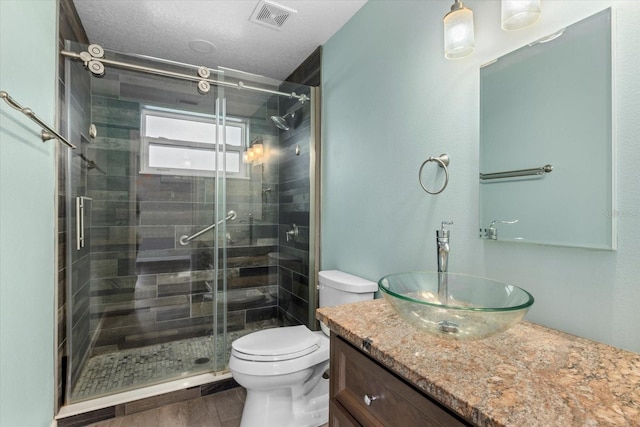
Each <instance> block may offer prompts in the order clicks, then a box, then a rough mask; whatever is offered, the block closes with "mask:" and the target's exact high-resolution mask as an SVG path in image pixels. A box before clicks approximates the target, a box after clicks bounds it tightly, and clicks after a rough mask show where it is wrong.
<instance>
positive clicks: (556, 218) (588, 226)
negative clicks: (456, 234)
mask: <svg viewBox="0 0 640 427" xmlns="http://www.w3.org/2000/svg"><path fill="white" fill-rule="evenodd" d="M611 55H612V37H611V9H606V10H604V11H602V12H599V13H597V14H595V15H592V16H590V17H589V18H586V19H584V20H582V21H579V22H577V23H575V24H573V25H570V26H568V27H566V28H564V29H561V30H560V31H558V32H556V33H554V34H551V35H549V36H547V37H544V38H542V39H540V40H539V41H537V42H534V43H531V44H529V45H527V46H524V47H522V48H520V49H518V50H516V51H513V52H511V53H509V54H507V55H505V56H502V57H500V58H498V59H497V60H496V61H492V62H490V63H488V64H486V65H484V66H483V67H481V69H480V234H481V238H484V239H488V240H498V241H515V242H529V243H540V244H549V245H559V246H575V247H586V248H596V249H615V246H616V243H615V212H616V211H615V208H614V197H615V189H614V183H615V182H614V161H615V158H614V140H613V127H612V123H613V112H612V66H611ZM547 165H549V166H547Z"/></svg>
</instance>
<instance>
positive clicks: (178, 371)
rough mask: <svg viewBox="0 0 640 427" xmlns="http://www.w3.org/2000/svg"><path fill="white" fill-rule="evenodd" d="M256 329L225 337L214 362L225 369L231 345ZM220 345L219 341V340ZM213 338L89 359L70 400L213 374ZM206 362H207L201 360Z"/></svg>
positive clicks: (201, 338)
mask: <svg viewBox="0 0 640 427" xmlns="http://www.w3.org/2000/svg"><path fill="white" fill-rule="evenodd" d="M257 329H258V328H256V329H251V330H248V329H244V330H241V331H235V332H229V333H227V340H226V345H224V346H223V345H218V349H217V350H218V351H217V357H218V358H217V360H221V359H222V354H221V352H222V351H223V349H224V352H225V355H224V359H222V360H224V363H225V366H224V368H225V369H226V363H227V361H228V360H229V354H230V351H231V342H233V340H235V339H237V338H240V337H241V336H243V335H246V334H248V333H250V332H253V331H254V330H257ZM219 341H220V344H222V342H221V341H222V339H221V338H220V340H219ZM214 344H215V342H214V337H212V336H207V337H198V338H190V339H185V340H180V341H173V342H169V343H163V344H156V345H150V346H146V347H140V348H133V349H127V350H119V351H117V352H111V353H104V354H99V355H96V356H93V357H91V358H90V359H89V360H88V361H87V363H86V365H85V367H84V368H83V370H82V373H81V374H80V377H79V378H78V381H77V383H76V386H75V388H74V390H73V393H72V395H71V400H73V401H81V400H86V399H89V398H95V397H100V396H105V395H108V394H112V393H116V392H122V391H127V390H130V389H133V388H138V387H140V386H145V385H152V384H157V383H160V382H163V381H167V380H171V379H175V378H179V377H180V376H183V375H185V374H187V375H194V374H198V373H203V372H210V371H212V370H213V364H214V362H215V360H216V356H214V351H215V345H214ZM205 358H208V359H209V360H208V361H206V360H203V359H205Z"/></svg>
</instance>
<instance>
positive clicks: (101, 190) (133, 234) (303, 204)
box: [60, 43, 317, 404]
mask: <svg viewBox="0 0 640 427" xmlns="http://www.w3.org/2000/svg"><path fill="white" fill-rule="evenodd" d="M91 49H94V51H95V49H96V48H95V47H93V45H92V46H91V47H89V48H88V47H87V46H81V45H77V44H72V43H67V45H66V49H65V52H66V53H67V55H65V56H66V59H65V81H64V104H65V107H66V112H65V114H66V117H64V119H65V121H66V135H67V136H68V138H69V139H70V140H72V141H73V142H74V143H75V144H76V145H77V146H78V148H77V150H75V151H69V152H66V153H64V154H63V155H64V156H66V159H65V160H66V171H65V174H66V176H65V179H64V182H65V183H66V185H65V188H64V190H63V191H62V193H63V197H64V211H65V213H66V215H65V218H66V222H65V224H64V228H65V229H66V271H67V274H66V281H65V283H61V284H60V286H64V287H66V289H64V293H65V294H66V306H65V310H64V312H66V328H65V329H66V330H65V331H63V332H62V333H61V334H62V335H63V336H64V344H65V345H64V353H65V356H66V357H65V360H66V362H65V363H64V365H65V366H66V368H62V372H66V375H65V376H66V380H65V385H64V394H65V402H66V403H67V404H69V403H75V402H79V401H84V400H87V399H93V398H96V397H100V396H105V395H110V394H114V393H119V392H123V391H128V390H132V389H136V388H140V387H145V386H149V385H154V384H158V383H162V382H166V381H170V380H175V379H179V378H183V377H186V376H194V375H197V374H201V373H214V374H219V373H225V372H226V370H227V363H228V359H229V351H230V344H231V342H232V341H233V340H234V339H236V338H238V337H239V336H242V335H244V334H246V333H249V332H252V331H255V330H258V329H263V328H270V327H277V326H280V325H285V324H287V325H288V324H305V325H307V326H309V327H311V328H314V327H315V320H314V308H315V306H316V292H315V289H316V286H315V282H314V281H315V270H316V263H315V250H314V246H315V240H314V236H315V234H314V232H313V231H310V230H314V228H315V226H314V224H315V215H314V212H315V211H316V206H315V182H316V181H315V176H314V175H315V168H314V163H315V161H314V156H315V143H316V141H315V138H314V134H315V131H316V128H315V120H314V117H315V114H317V110H316V106H315V92H314V90H313V88H310V87H305V86H301V85H295V84H290V83H281V82H275V81H273V80H272V79H268V78H264V77H261V76H256V75H249V74H246V73H242V72H238V71H235V70H230V69H223V68H219V69H204V68H202V67H195V66H190V65H185V64H177V63H174V62H170V61H164V60H159V59H153V58H148V57H139V56H134V55H125V54H120V53H115V52H106V53H105V54H104V63H102V62H100V61H95V62H99V63H100V64H102V65H103V66H104V70H100V69H99V66H98V65H96V64H95V62H91V61H90V60H91V59H92V58H91V57H90V56H87V55H88V54H87V51H88V50H89V51H90V52H91ZM63 53H64V52H63ZM80 53H82V54H80ZM92 54H93V53H92ZM74 55H75V56H74ZM83 55H84V56H83ZM158 70H161V71H162V73H159V72H158ZM184 75H189V76H194V77H195V78H194V79H185V78H182V77H180V76H184ZM198 78H200V81H199V80H198ZM203 81H205V82H207V84H204V83H203ZM213 81H215V82H216V83H213ZM209 83H210V84H209ZM287 95H288V96H287ZM276 122H279V123H281V125H280V126H276ZM285 129H286V130H285Z"/></svg>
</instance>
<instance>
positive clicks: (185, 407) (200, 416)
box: [90, 387, 246, 427]
mask: <svg viewBox="0 0 640 427" xmlns="http://www.w3.org/2000/svg"><path fill="white" fill-rule="evenodd" d="M245 395H246V392H245V390H244V389H243V388H242V387H236V388H233V389H231V390H227V391H223V392H220V393H216V394H211V395H208V396H203V397H199V398H197V399H192V400H187V401H185V402H179V403H174V404H172V405H167V406H162V407H160V408H156V409H150V410H148V411H143V412H138V413H135V414H131V415H125V416H123V417H116V418H112V419H110V420H107V421H100V422H98V423H94V424H90V426H91V427H201V426H202V427H205V426H206V427H238V426H239V425H240V417H241V416H242V408H243V407H244V398H245Z"/></svg>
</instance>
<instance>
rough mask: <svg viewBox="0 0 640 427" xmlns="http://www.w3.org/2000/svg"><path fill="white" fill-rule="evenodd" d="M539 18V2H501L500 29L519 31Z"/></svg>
mask: <svg viewBox="0 0 640 427" xmlns="http://www.w3.org/2000/svg"><path fill="white" fill-rule="evenodd" d="M539 17H540V0H502V29H503V30H506V31H512V30H519V29H520V28H524V27H526V26H527V25H531V24H533V23H534V22H536V21H537V20H538V18H539Z"/></svg>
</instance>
